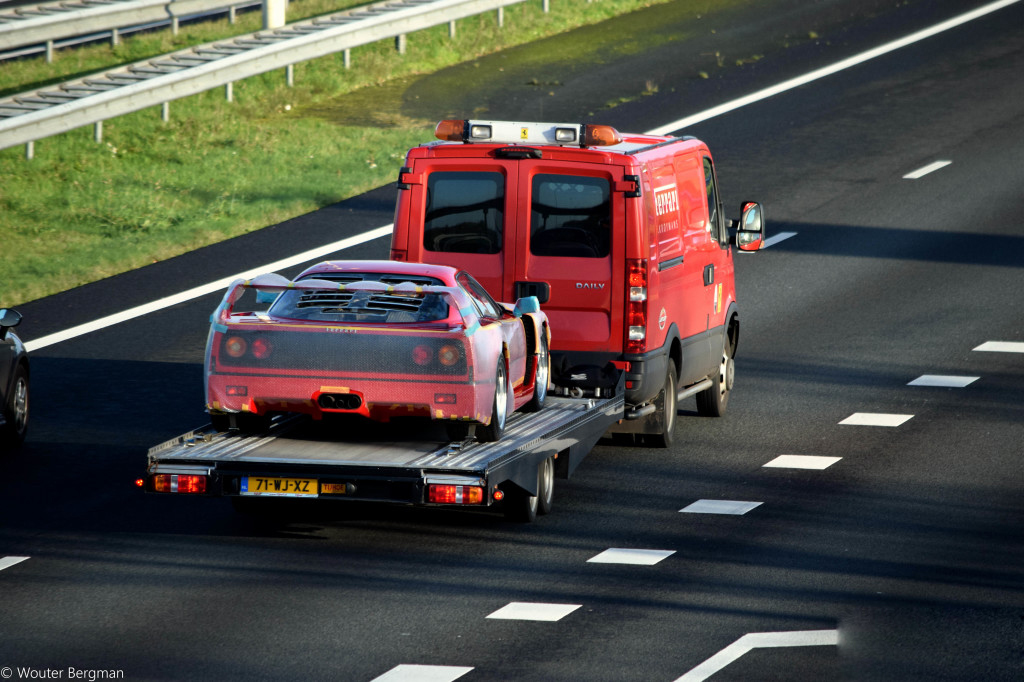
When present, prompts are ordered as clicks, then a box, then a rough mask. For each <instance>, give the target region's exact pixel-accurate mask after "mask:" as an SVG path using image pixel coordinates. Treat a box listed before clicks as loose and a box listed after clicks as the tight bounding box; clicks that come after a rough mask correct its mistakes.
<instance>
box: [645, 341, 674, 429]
mask: <svg viewBox="0 0 1024 682" xmlns="http://www.w3.org/2000/svg"><path fill="white" fill-rule="evenodd" d="M654 404H655V406H656V407H657V410H656V411H655V413H654V414H653V415H650V418H652V419H655V420H658V422H659V423H660V431H659V432H658V433H647V434H643V442H644V445H646V446H647V447H651V448H667V447H669V446H671V445H672V442H673V441H674V440H675V436H674V433H675V430H676V413H677V411H678V410H679V406H678V405H677V404H676V362H675V360H671V359H670V360H669V361H668V369H667V370H666V371H665V384H664V385H663V386H662V387H661V392H660V393H659V394H658V397H657V398H655V399H654Z"/></svg>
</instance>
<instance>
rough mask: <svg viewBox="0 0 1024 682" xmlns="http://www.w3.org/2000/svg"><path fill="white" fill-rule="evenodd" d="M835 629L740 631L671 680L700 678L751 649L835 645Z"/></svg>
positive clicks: (698, 681) (698, 680) (680, 681)
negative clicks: (731, 641) (715, 650)
mask: <svg viewBox="0 0 1024 682" xmlns="http://www.w3.org/2000/svg"><path fill="white" fill-rule="evenodd" d="M837 644H839V631H838V630H802V631H796V632H751V633H749V634H746V635H743V636H742V637H740V638H739V639H737V640H736V641H735V642H733V643H732V644H730V645H729V646H727V647H725V648H724V649H722V650H721V651H719V652H718V653H717V654H715V655H714V656H712V657H711V658H709V659H708V660H706V661H704V662H703V663H701V664H700V665H698V666H697V667H696V668H694V669H693V670H691V671H690V672H688V673H686V674H685V675H683V676H682V677H680V678H677V679H676V681H675V682H703V680H706V679H708V678H709V677H711V676H712V675H714V674H715V673H717V672H718V671H719V670H721V669H722V668H724V667H726V666H727V665H729V664H730V663H732V662H733V661H735V660H736V659H738V658H739V657H740V656H742V655H743V654H745V653H747V652H748V651H751V650H753V649H764V648H777V647H790V646H830V645H831V646H835V645H837Z"/></svg>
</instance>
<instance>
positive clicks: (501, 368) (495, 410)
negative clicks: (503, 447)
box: [476, 357, 509, 443]
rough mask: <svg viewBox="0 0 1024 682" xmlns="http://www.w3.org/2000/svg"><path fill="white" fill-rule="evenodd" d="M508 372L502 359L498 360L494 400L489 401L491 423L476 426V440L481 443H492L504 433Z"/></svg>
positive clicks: (506, 411) (506, 415) (506, 413)
mask: <svg viewBox="0 0 1024 682" xmlns="http://www.w3.org/2000/svg"><path fill="white" fill-rule="evenodd" d="M508 397H509V391H508V372H507V371H506V370H505V360H504V358H501V357H499V358H498V369H497V370H495V376H494V399H493V400H492V401H491V421H490V422H489V423H487V424H478V425H477V427H476V439H477V440H478V441H480V442H481V443H493V442H495V441H497V440H500V439H501V436H502V434H504V433H505V420H506V419H507V417H508Z"/></svg>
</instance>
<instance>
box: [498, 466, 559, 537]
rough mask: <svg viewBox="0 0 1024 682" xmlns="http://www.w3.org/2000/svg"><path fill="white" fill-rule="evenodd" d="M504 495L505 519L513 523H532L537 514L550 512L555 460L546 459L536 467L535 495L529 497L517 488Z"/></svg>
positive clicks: (552, 497) (553, 491)
mask: <svg viewBox="0 0 1024 682" xmlns="http://www.w3.org/2000/svg"><path fill="white" fill-rule="evenodd" d="M510 488H511V489H510V490H509V491H507V492H506V493H505V501H504V503H503V504H504V506H505V519H506V520H508V521H513V522H515V523H533V522H534V521H536V520H537V515H538V514H547V513H549V512H550V511H551V505H552V502H553V501H554V493H555V460H554V459H553V458H551V457H548V458H547V459H545V460H544V461H543V462H541V463H540V464H538V465H537V494H536V495H531V494H530V493H528V492H526V491H525V490H523V489H522V488H520V487H519V486H510Z"/></svg>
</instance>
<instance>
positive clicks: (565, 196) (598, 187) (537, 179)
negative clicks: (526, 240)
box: [530, 174, 612, 258]
mask: <svg viewBox="0 0 1024 682" xmlns="http://www.w3.org/2000/svg"><path fill="white" fill-rule="evenodd" d="M530 208H531V213H530V253H532V254H533V255H535V256H560V257H565V256H569V257H575V258H604V257H606V256H607V255H608V252H609V250H610V248H611V214H612V204H611V187H610V185H609V183H608V180H607V179H605V178H592V177H583V176H574V175H550V174H538V175H535V176H534V177H533V194H532V201H531V207H530Z"/></svg>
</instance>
